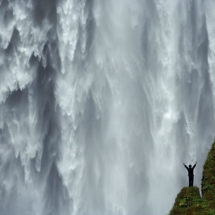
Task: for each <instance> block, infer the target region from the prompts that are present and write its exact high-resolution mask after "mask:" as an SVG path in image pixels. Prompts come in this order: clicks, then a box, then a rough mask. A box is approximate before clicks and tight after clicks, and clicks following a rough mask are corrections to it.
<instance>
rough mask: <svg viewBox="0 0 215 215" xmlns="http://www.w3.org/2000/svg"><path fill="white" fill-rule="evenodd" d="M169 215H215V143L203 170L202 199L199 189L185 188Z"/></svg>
mask: <svg viewBox="0 0 215 215" xmlns="http://www.w3.org/2000/svg"><path fill="white" fill-rule="evenodd" d="M169 215H215V142H214V143H213V145H212V148H211V150H210V152H209V154H208V156H207V159H206V161H205V164H204V168H203V177H202V198H201V197H200V194H199V188H198V187H185V188H183V189H182V190H181V192H180V193H179V194H178V196H177V197H176V200H175V204H174V206H173V208H172V210H171V211H170V214H169Z"/></svg>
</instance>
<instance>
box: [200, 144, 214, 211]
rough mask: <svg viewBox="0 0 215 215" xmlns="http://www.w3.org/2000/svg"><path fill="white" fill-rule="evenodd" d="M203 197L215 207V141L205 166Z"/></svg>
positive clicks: (209, 204)
mask: <svg viewBox="0 0 215 215" xmlns="http://www.w3.org/2000/svg"><path fill="white" fill-rule="evenodd" d="M202 198H204V199H205V200H207V202H208V206H210V207H211V208H213V209H215V142H214V143H213V145H212V148H211V150H210V152H209V154H208V157H207V159H206V161H205V165H204V168H203V177H202ZM214 214H215V213H214Z"/></svg>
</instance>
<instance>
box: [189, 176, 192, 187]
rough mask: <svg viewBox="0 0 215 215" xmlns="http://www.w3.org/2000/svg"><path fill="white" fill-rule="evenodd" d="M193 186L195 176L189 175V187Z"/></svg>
mask: <svg viewBox="0 0 215 215" xmlns="http://www.w3.org/2000/svg"><path fill="white" fill-rule="evenodd" d="M192 186H193V177H189V187H192Z"/></svg>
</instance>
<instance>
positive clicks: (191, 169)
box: [183, 162, 197, 187]
mask: <svg viewBox="0 0 215 215" xmlns="http://www.w3.org/2000/svg"><path fill="white" fill-rule="evenodd" d="M196 164H197V162H196V163H195V164H194V165H193V167H192V165H189V167H187V166H186V165H185V164H184V163H183V165H184V167H185V168H186V169H187V171H188V177H189V187H192V186H193V180H194V174H193V170H194V168H195V167H196Z"/></svg>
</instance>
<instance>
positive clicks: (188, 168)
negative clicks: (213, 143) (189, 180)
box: [184, 164, 196, 177]
mask: <svg viewBox="0 0 215 215" xmlns="http://www.w3.org/2000/svg"><path fill="white" fill-rule="evenodd" d="M184 166H185V168H186V169H187V171H188V176H189V177H193V176H194V175H193V170H194V168H195V167H196V164H195V165H193V167H191V168H190V167H187V166H186V165H184Z"/></svg>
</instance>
